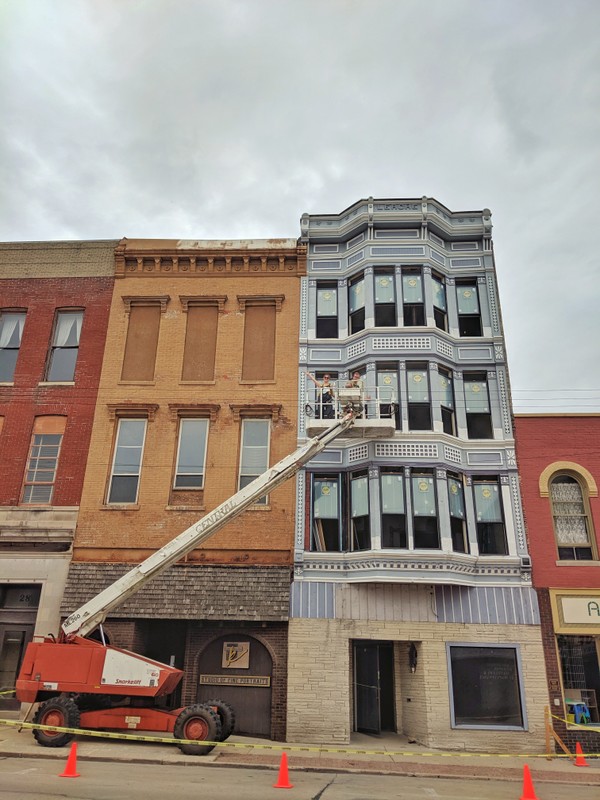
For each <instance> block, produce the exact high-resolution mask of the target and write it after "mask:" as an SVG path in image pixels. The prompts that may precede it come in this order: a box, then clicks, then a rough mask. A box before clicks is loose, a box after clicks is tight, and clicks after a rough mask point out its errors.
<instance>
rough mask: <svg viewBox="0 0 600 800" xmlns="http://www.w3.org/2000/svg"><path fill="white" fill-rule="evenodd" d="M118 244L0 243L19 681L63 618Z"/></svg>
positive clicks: (12, 638)
mask: <svg viewBox="0 0 600 800" xmlns="http://www.w3.org/2000/svg"><path fill="white" fill-rule="evenodd" d="M115 245H116V242H110V241H109V242H30V243H23V242H14V243H3V244H0V554H1V555H0V685H1V686H13V685H14V676H15V674H16V672H17V670H18V667H19V664H20V659H21V656H22V653H23V650H24V647H25V645H26V644H27V642H28V641H29V640H30V639H31V637H32V636H33V635H34V634H35V635H44V634H47V633H50V632H52V633H56V632H57V629H58V626H59V621H60V601H61V597H62V594H63V591H64V586H65V581H66V577H67V571H68V566H69V562H70V560H71V551H72V543H73V537H74V532H75V526H76V523H77V515H78V507H79V501H80V497H81V490H82V486H83V477H84V474H85V467H86V463H87V453H88V445H89V440H90V436H91V430H92V422H93V418H94V408H95V403H96V394H97V391H98V385H99V379H100V370H101V366H102V358H103V353H104V343H105V338H106V330H107V323H108V314H109V309H110V301H111V297H112V289H113V283H114V248H115ZM13 702H14V701H13ZM4 705H5V706H6V701H5V703H4Z"/></svg>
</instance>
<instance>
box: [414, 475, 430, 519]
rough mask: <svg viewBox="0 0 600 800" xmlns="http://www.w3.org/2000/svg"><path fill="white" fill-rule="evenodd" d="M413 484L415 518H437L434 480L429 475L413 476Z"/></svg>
mask: <svg viewBox="0 0 600 800" xmlns="http://www.w3.org/2000/svg"><path fill="white" fill-rule="evenodd" d="M411 482H412V499H413V514H414V516H415V517H433V516H435V514H436V505H435V488H434V484H433V478H432V477H430V476H428V475H413V477H412V478H411Z"/></svg>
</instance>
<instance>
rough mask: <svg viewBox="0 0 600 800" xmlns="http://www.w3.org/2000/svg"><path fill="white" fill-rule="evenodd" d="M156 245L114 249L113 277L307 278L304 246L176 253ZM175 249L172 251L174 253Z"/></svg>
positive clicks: (166, 245) (125, 245)
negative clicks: (235, 276)
mask: <svg viewBox="0 0 600 800" xmlns="http://www.w3.org/2000/svg"><path fill="white" fill-rule="evenodd" d="M160 245H161V243H160V242H159V243H157V244H156V245H155V246H153V247H152V248H149V249H145V248H144V246H143V240H142V241H141V243H139V244H137V245H133V244H132V243H131V242H130V243H127V241H123V242H121V243H120V244H119V245H118V246H117V248H116V249H115V277H116V278H135V277H142V278H147V277H160V276H161V275H164V274H167V275H169V276H170V277H179V278H186V277H200V276H210V277H219V276H221V277H228V276H231V275H245V276H251V275H256V276H261V277H265V276H269V275H272V276H273V277H280V276H282V275H286V276H300V275H306V256H307V247H306V245H298V246H297V247H294V248H289V247H286V248H281V249H277V248H272V249H269V248H266V249H260V248H257V249H252V250H249V249H244V248H236V247H232V248H231V249H227V248H222V249H219V248H215V249H214V250H213V249H202V250H198V249H196V248H194V247H188V248H186V247H178V248H177V249H176V250H175V248H174V247H173V246H172V244H171V246H169V243H168V242H165V243H164V246H163V247H161V246H160ZM174 250H175V252H174Z"/></svg>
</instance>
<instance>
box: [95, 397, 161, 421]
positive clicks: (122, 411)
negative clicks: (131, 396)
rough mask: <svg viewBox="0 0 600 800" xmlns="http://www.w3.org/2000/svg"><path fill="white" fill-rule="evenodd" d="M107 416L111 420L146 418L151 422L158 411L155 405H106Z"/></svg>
mask: <svg viewBox="0 0 600 800" xmlns="http://www.w3.org/2000/svg"><path fill="white" fill-rule="evenodd" d="M106 407H107V408H108V416H109V418H110V419H111V420H114V419H115V418H116V417H119V418H121V417H148V420H149V421H150V422H152V421H153V420H154V417H155V416H156V412H157V411H158V409H159V406H158V404H157V403H136V402H131V403H128V402H125V403H108V404H107V406H106Z"/></svg>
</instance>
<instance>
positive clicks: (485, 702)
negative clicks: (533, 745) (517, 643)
mask: <svg viewBox="0 0 600 800" xmlns="http://www.w3.org/2000/svg"><path fill="white" fill-rule="evenodd" d="M448 663H449V670H448V671H449V677H450V705H451V712H452V726H453V727H462V726H465V727H470V728H471V727H474V728H524V727H526V721H525V717H524V708H523V700H522V687H521V680H520V675H519V660H518V652H517V648H516V647H512V646H506V647H500V646H495V647H479V646H475V645H448Z"/></svg>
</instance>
